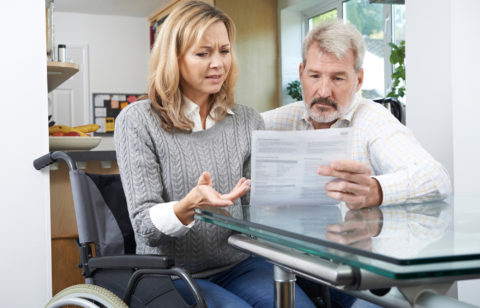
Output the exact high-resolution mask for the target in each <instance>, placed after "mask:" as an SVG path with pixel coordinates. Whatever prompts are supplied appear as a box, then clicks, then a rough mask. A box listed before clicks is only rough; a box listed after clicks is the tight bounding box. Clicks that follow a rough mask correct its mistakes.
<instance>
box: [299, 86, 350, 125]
mask: <svg viewBox="0 0 480 308" xmlns="http://www.w3.org/2000/svg"><path fill="white" fill-rule="evenodd" d="M354 99H355V92H353V93H352V97H351V99H350V102H349V103H348V104H346V105H344V106H339V105H338V103H337V102H335V101H334V100H331V99H328V98H326V97H317V98H314V99H313V100H312V101H311V102H310V103H307V102H305V105H306V107H307V112H308V116H309V117H310V118H311V119H312V120H313V121H315V122H317V123H331V122H333V121H336V120H338V119H340V118H341V117H342V116H344V115H345V114H346V113H347V112H348V110H349V109H350V106H351V105H352V103H353V100H354ZM316 104H322V105H327V106H330V107H331V108H333V111H330V110H331V108H329V107H324V106H320V108H318V109H317V108H315V109H314V105H316Z"/></svg>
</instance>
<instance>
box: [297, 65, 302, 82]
mask: <svg viewBox="0 0 480 308" xmlns="http://www.w3.org/2000/svg"><path fill="white" fill-rule="evenodd" d="M302 73H303V62H300V65H299V66H298V79H300V80H302Z"/></svg>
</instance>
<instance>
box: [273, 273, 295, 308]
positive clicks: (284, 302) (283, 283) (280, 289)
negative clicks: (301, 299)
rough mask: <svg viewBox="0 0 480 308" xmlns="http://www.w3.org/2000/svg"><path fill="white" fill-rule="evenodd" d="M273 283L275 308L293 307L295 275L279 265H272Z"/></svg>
mask: <svg viewBox="0 0 480 308" xmlns="http://www.w3.org/2000/svg"><path fill="white" fill-rule="evenodd" d="M273 280H274V281H275V308H294V307H295V281H296V278H295V274H294V273H293V272H292V271H290V270H288V269H286V268H284V267H282V266H279V265H276V264H274V265H273Z"/></svg>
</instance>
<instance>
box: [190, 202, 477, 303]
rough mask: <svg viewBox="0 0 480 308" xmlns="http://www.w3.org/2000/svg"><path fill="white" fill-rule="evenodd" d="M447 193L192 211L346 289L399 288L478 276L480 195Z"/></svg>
mask: <svg viewBox="0 0 480 308" xmlns="http://www.w3.org/2000/svg"><path fill="white" fill-rule="evenodd" d="M453 200H454V199H453V197H452V198H450V199H449V200H446V201H439V202H431V203H423V204H405V205H391V206H381V207H378V208H370V209H362V210H349V209H348V208H347V207H345V206H344V205H342V204H338V205H331V206H296V205H290V206H275V205H261V206H259V205H255V206H250V205H242V206H233V207H229V208H222V209H218V208H217V209H213V208H206V209H198V210H196V219H199V220H203V221H205V222H207V223H214V224H217V225H221V226H223V227H225V228H228V229H231V230H235V231H238V232H239V233H240V234H241V235H233V236H231V240H232V241H231V244H233V245H234V246H235V247H237V248H239V249H243V250H246V251H247V252H250V253H255V254H259V255H262V256H264V257H266V258H267V259H269V260H271V261H272V262H273V263H274V264H279V265H282V266H284V267H285V268H287V269H290V270H292V271H293V272H295V273H297V274H300V275H303V276H307V277H309V278H314V279H317V280H319V281H322V282H326V283H328V284H331V285H334V286H337V287H339V286H340V287H341V288H345V289H351V290H367V289H376V288H384V287H387V288H389V287H395V286H396V287H399V288H400V287H401V288H402V290H401V292H402V294H403V293H404V291H405V292H406V290H409V288H410V289H411V288H412V287H414V286H419V285H425V284H429V285H431V284H435V285H437V286H438V285H442V287H445V288H447V287H449V286H451V284H452V283H453V282H454V281H457V280H462V279H473V278H478V277H480V228H478V227H477V225H478V221H480V211H478V210H476V211H472V209H475V208H478V207H476V206H475V205H476V204H477V203H478V202H480V198H475V197H470V198H456V200H455V206H454V202H453ZM454 209H455V211H454ZM454 213H455V215H454ZM465 230H468V231H469V232H465ZM472 230H473V232H472ZM276 253H280V254H281V255H282V256H281V257H279V258H277V259H274V257H273V256H272V254H276ZM287 259H288V260H289V261H288V260H287ZM283 260H286V261H285V262H284V261H283ZM302 262H303V263H304V264H308V265H305V266H304V267H302V265H301V263H302ZM303 263H302V264H303ZM327 263H328V264H327ZM299 264H300V265H299ZM317 265H318V269H317V271H316V266H317ZM322 266H327V268H328V270H325V268H324V267H322ZM325 272H328V273H329V275H330V276H328V275H327V276H328V277H324V276H322V275H324V273H325ZM433 289H434V290H435V288H433ZM447 289H448V288H447ZM415 292H416V291H415ZM440 293H444V291H441V292H440ZM415 294H416V293H415ZM406 297H407V296H406ZM407 298H408V297H407Z"/></svg>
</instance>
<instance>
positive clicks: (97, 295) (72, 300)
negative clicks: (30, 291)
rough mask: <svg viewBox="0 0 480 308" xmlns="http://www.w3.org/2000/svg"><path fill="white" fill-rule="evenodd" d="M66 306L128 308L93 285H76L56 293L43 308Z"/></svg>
mask: <svg viewBox="0 0 480 308" xmlns="http://www.w3.org/2000/svg"><path fill="white" fill-rule="evenodd" d="M67 305H74V306H76V307H84V308H103V307H104V308H128V306H127V305H126V304H125V303H124V302H123V301H122V300H121V299H120V298H119V297H118V296H116V295H115V294H113V293H112V292H110V291H109V290H107V289H105V288H102V287H99V286H96V285H93V284H77V285H74V286H71V287H68V288H66V289H63V290H62V291H60V292H58V293H57V294H56V295H55V296H54V297H53V298H52V299H51V300H50V301H49V302H48V304H47V305H46V306H45V308H59V307H65V306H67Z"/></svg>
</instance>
